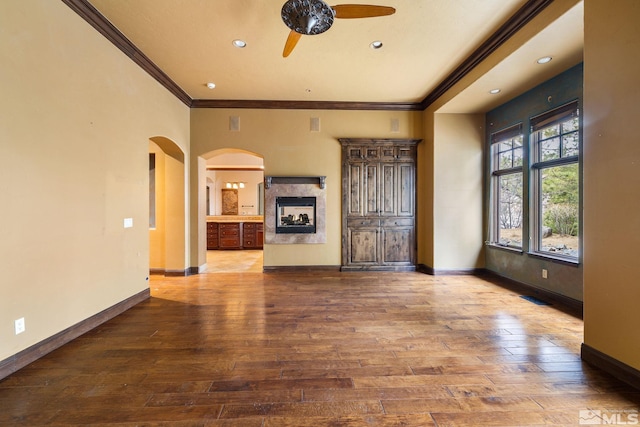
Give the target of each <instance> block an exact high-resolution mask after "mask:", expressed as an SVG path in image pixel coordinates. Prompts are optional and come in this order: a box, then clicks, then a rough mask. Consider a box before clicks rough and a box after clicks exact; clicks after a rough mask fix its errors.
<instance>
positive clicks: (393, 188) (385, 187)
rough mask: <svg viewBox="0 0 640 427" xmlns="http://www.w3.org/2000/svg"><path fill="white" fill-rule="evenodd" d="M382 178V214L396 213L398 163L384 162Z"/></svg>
mask: <svg viewBox="0 0 640 427" xmlns="http://www.w3.org/2000/svg"><path fill="white" fill-rule="evenodd" d="M380 168H381V169H382V179H381V180H380V205H381V209H380V214H381V215H387V216H395V215H396V199H397V191H398V186H397V184H396V165H394V164H393V163H382V164H381V166H380Z"/></svg>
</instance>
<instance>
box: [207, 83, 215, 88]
mask: <svg viewBox="0 0 640 427" xmlns="http://www.w3.org/2000/svg"><path fill="white" fill-rule="evenodd" d="M207 87H208V88H209V89H215V87H216V84H215V83H213V82H209V83H207Z"/></svg>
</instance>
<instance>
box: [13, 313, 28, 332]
mask: <svg viewBox="0 0 640 427" xmlns="http://www.w3.org/2000/svg"><path fill="white" fill-rule="evenodd" d="M15 327H16V335H18V334H21V333H23V332H24V331H25V330H26V329H27V328H26V326H25V324H24V317H21V318H19V319H18V320H16V321H15Z"/></svg>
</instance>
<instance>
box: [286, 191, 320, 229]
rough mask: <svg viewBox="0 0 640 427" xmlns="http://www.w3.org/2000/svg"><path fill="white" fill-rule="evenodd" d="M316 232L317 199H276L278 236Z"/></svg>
mask: <svg viewBox="0 0 640 427" xmlns="http://www.w3.org/2000/svg"><path fill="white" fill-rule="evenodd" d="M315 232H316V198H315V197H276V234H287V233H289V234H292V233H296V234H299V233H301V234H309V233H315Z"/></svg>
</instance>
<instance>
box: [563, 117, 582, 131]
mask: <svg viewBox="0 0 640 427" xmlns="http://www.w3.org/2000/svg"><path fill="white" fill-rule="evenodd" d="M575 130H578V118H577V117H573V118H571V119H569V120H567V121H566V122H563V123H562V132H563V133H567V132H572V131H575Z"/></svg>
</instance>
